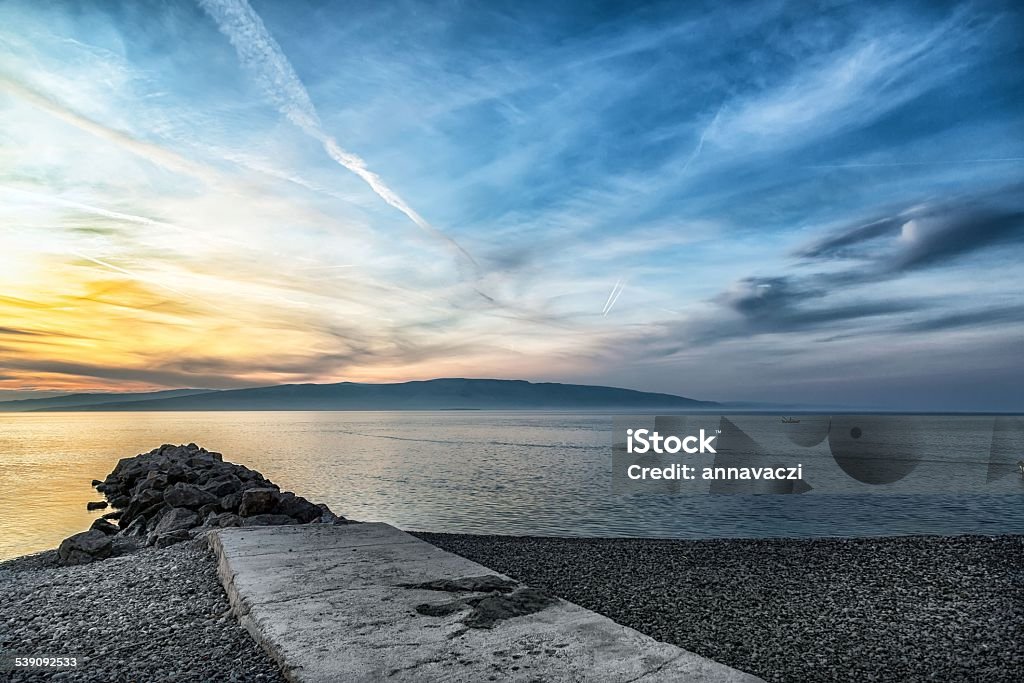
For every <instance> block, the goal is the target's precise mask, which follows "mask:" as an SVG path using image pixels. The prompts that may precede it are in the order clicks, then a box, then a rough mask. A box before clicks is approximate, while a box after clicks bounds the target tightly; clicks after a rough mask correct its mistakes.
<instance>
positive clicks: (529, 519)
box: [0, 411, 1024, 559]
mask: <svg viewBox="0 0 1024 683" xmlns="http://www.w3.org/2000/svg"><path fill="white" fill-rule="evenodd" d="M933 419H936V422H935V424H936V425H937V426H938V428H937V429H936V430H933V433H932V437H931V438H932V439H933V440H934V444H935V445H934V447H935V448H936V449H937V450H944V451H949V450H950V449H953V450H955V447H956V443H960V442H961V439H960V437H959V436H957V435H956V434H955V433H953V432H949V433H944V432H943V431H942V428H941V425H942V424H945V423H944V422H943V421H942V420H939V419H937V418H933ZM612 423H613V418H612V417H611V416H609V415H601V414H588V415H565V414H550V413H523V412H515V413H511V412H510V413H497V412H475V411H474V412H436V413H428V412H415V413H412V412H401V413H369V412H367V413H353V412H310V413H298V412H239V413H164V412H159V413H77V414H76V413H37V414H25V413H22V414H10V413H8V414H0V463H2V469H0V520H2V522H0V559H2V558H8V557H13V556H16V555H21V554H24V553H28V552H33V551H37V550H42V549H46V548H52V547H54V546H55V545H57V544H58V543H59V542H60V540H61V539H62V538H64V537H66V536H68V535H70V534H72V533H75V532H77V531H82V530H84V529H86V528H88V525H89V524H90V523H91V521H92V520H93V519H94V518H95V517H96V516H97V515H98V514H99V513H90V512H87V511H86V510H85V504H86V502H87V501H89V500H96V499H99V498H100V496H99V495H98V494H97V493H96V492H95V491H93V490H92V488H91V487H90V481H91V480H92V479H94V478H95V479H103V478H104V477H105V476H106V475H107V473H108V472H110V470H111V469H112V468H113V466H114V464H115V463H116V462H117V460H118V459H119V458H122V457H126V456H131V455H135V454H137V453H140V452H144V451H148V450H150V449H152V448H154V447H156V446H158V445H160V444H162V443H188V442H192V441H194V442H195V443H198V444H199V445H201V446H204V447H206V448H208V449H210V450H217V451H221V452H222V453H224V455H225V458H226V459H228V460H232V461H234V462H239V463H243V464H245V465H248V466H249V467H251V468H254V469H257V470H259V471H261V472H263V473H264V474H265V475H266V476H267V477H268V478H270V479H271V480H273V481H274V482H276V483H277V484H279V485H280V486H281V487H282V488H285V489H289V490H293V491H296V492H298V493H299V494H300V495H304V496H306V497H307V498H310V499H311V500H314V501H316V502H321V501H322V502H326V503H327V504H329V505H330V506H331V508H332V509H333V510H334V511H335V512H338V513H340V514H343V515H345V516H347V517H350V518H353V519H361V520H375V521H385V522H390V523H392V524H395V525H397V526H399V527H402V528H405V529H410V530H426V531H443V532H465V533H486V534H529V535H569V536H634V537H663V538H709V537H774V536H805V537H806V536H871V535H889V534H947V533H984V534H996V533H1024V497H1022V496H1021V495H1020V493H1019V492H1018V493H1017V494H1006V495H970V496H966V495H959V496H957V495H900V496H897V495H874V496H865V495H857V494H851V495H816V496H811V495H806V496H709V495H681V496H669V495H642V494H639V495H638V494H634V495H630V496H614V495H612V493H611V490H610V489H611V487H610V450H611V449H610V443H611V434H612ZM972 424H973V425H974V426H971V425H972ZM989 424H990V422H989V423H985V422H984V421H981V422H979V423H977V424H975V423H969V424H968V427H964V429H975V428H976V427H977V428H978V429H982V430H983V429H984V428H985V426H986V425H989ZM980 438H984V435H982V436H981V437H980ZM943 444H945V446H943ZM1020 489H1021V491H1024V483H1022V484H1021V487H1020Z"/></svg>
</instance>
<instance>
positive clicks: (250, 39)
mask: <svg viewBox="0 0 1024 683" xmlns="http://www.w3.org/2000/svg"><path fill="white" fill-rule="evenodd" d="M198 2H199V6H200V7H202V8H203V10H205V11H206V13H207V14H209V15H210V17H212V18H213V20H214V21H215V22H216V23H217V27H218V28H219V29H220V31H221V33H223V34H224V35H225V36H226V37H227V39H228V41H230V42H231V44H232V46H234V48H235V52H237V53H238V58H239V60H240V61H241V63H242V66H243V67H245V68H246V69H248V70H249V71H250V72H251V73H253V74H254V75H255V76H256V77H257V79H258V80H259V83H260V85H261V86H262V87H263V90H264V92H265V93H266V94H267V96H268V97H269V98H270V99H271V101H272V102H273V103H274V105H275V106H276V107H277V109H278V111H280V112H281V113H282V114H283V115H284V116H285V117H286V118H287V119H288V120H289V121H291V122H292V123H293V124H295V125H296V126H297V127H298V128H300V129H301V130H302V131H303V132H305V133H306V134H307V135H309V136H310V137H312V138H313V139H315V140H317V141H318V142H319V143H320V144H321V145H322V146H323V148H324V151H326V152H327V154H328V156H330V157H331V158H332V159H334V161H336V162H337V163H338V164H340V165H341V166H342V167H344V168H346V169H348V170H349V171H351V172H352V173H354V174H355V175H357V176H359V178H361V179H362V180H363V182H365V183H366V184H367V185H369V186H370V189H372V190H373V191H374V192H375V193H376V194H377V196H379V197H380V198H381V199H383V200H384V201H385V202H386V203H388V204H389V205H391V206H393V207H394V208H396V209H398V210H399V211H401V212H402V213H403V214H405V216H406V217H407V218H408V219H409V220H411V221H412V222H413V223H414V224H416V226H417V227H419V228H420V229H421V230H423V231H424V232H426V233H428V234H429V235H431V236H433V237H435V238H436V239H439V240H441V241H443V242H445V243H446V244H447V245H448V246H449V247H450V248H452V249H454V250H455V251H456V252H457V253H459V254H460V255H461V256H463V257H464V258H465V259H467V260H468V261H469V262H470V263H471V264H473V266H474V267H477V263H476V260H475V259H474V258H473V257H472V256H471V255H470V254H469V252H467V251H466V250H465V249H463V248H462V246H461V245H460V244H459V243H458V242H456V241H455V240H454V239H452V238H451V237H449V236H448V235H446V234H445V233H443V232H441V231H440V230H438V229H437V228H435V227H434V226H433V225H431V224H430V223H429V222H428V221H427V220H426V219H425V218H423V216H421V215H420V214H419V213H417V212H416V211H415V210H414V209H413V208H412V207H411V206H409V205H408V204H407V203H406V202H405V200H404V199H402V198H401V197H400V196H399V195H398V193H397V192H395V191H394V190H392V189H391V188H390V187H388V185H387V184H386V183H385V182H384V180H383V179H382V178H381V177H380V176H379V175H377V174H376V173H374V172H373V171H371V170H370V169H369V168H368V167H367V165H366V162H365V161H364V160H363V159H362V158H361V157H360V156H358V155H357V154H353V153H352V152H349V151H347V150H345V149H344V148H342V147H341V145H339V144H338V142H337V140H335V139H334V138H333V137H332V136H331V135H329V134H328V133H327V132H326V131H325V130H324V128H323V123H322V122H321V121H320V116H319V115H318V114H317V111H316V107H314V106H313V101H312V100H311V99H310V97H309V93H308V92H307V91H306V87H305V86H304V85H303V84H302V81H301V80H299V76H298V74H296V73H295V69H293V68H292V65H291V62H289V61H288V57H287V56H285V54H284V51H283V50H282V49H281V46H280V45H278V43H277V41H276V40H274V37H273V36H272V35H270V32H269V31H268V30H267V27H266V25H264V23H263V20H262V19H261V18H260V16H259V14H257V13H256V10H254V9H253V8H252V6H251V5H250V4H249V3H248V1H247V0H198Z"/></svg>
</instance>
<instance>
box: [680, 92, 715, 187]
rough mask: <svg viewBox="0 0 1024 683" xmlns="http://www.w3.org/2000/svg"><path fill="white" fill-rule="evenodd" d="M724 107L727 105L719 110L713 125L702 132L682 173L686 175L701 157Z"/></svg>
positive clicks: (712, 121) (712, 122) (712, 120)
mask: <svg viewBox="0 0 1024 683" xmlns="http://www.w3.org/2000/svg"><path fill="white" fill-rule="evenodd" d="M724 106H725V105H722V106H721V107H719V108H718V111H717V112H716V113H715V118H713V119H711V123H709V124H708V125H707V127H705V128H704V130H703V131H702V132H701V134H700V139H699V140H698V141H697V146H696V147H694V149H693V151H692V152H691V153H690V157H689V158H688V159H687V160H686V163H685V164H683V168H682V169H681V170H680V171H679V172H680V173H686V169H688V168H690V164H692V163H693V162H694V161H695V160H696V159H697V157H698V156H700V153H701V150H703V149H704V140H705V139H706V138H707V137H708V134H709V133H711V131H712V130H714V128H715V126H717V125H718V118H719V117H720V116H721V115H722V108H723V107H724Z"/></svg>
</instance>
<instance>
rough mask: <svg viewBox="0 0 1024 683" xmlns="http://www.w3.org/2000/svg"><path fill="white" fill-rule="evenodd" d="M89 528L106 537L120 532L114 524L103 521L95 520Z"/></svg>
mask: <svg viewBox="0 0 1024 683" xmlns="http://www.w3.org/2000/svg"><path fill="white" fill-rule="evenodd" d="M89 528H90V529H93V530H95V531H99V532H101V533H103V534H105V535H107V536H113V535H114V534H116V533H117V532H118V531H120V530H121V529H120V528H119V527H118V526H117V525H116V524H111V523H110V522H108V521H107V520H105V519H97V520H96V521H95V522H93V523H92V526H90V527H89Z"/></svg>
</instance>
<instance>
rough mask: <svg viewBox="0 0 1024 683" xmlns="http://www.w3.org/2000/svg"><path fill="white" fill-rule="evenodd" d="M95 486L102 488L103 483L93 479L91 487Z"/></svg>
mask: <svg viewBox="0 0 1024 683" xmlns="http://www.w3.org/2000/svg"><path fill="white" fill-rule="evenodd" d="M97 486H103V482H102V481H100V480H99V479H93V480H92V487H93V488H96V487H97Z"/></svg>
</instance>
